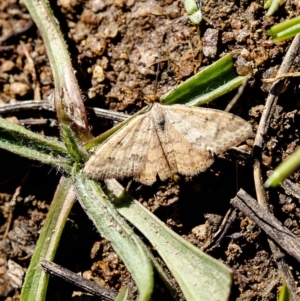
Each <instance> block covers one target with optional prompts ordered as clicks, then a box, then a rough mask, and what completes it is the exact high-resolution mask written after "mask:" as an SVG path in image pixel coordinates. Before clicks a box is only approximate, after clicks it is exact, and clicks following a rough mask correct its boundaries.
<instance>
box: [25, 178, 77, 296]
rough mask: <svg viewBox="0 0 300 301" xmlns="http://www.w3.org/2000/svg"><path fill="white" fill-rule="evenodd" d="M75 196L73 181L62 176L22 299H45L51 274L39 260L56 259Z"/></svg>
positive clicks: (39, 240) (27, 277)
mask: <svg viewBox="0 0 300 301" xmlns="http://www.w3.org/2000/svg"><path fill="white" fill-rule="evenodd" d="M75 197H76V195H75V193H74V190H73V189H72V181H71V180H70V179H66V178H61V181H60V183H59V185H58V187H57V190H56V192H55V195H54V198H53V201H52V203H51V206H50V210H49V212H48V214H47V218H46V220H45V224H44V226H43V229H42V231H41V234H40V237H39V239H38V241H37V244H36V248H35V251H34V254H33V256H32V258H31V262H30V265H29V268H28V271H27V273H26V278H25V281H24V284H23V287H22V292H21V301H43V300H45V298H46V292H47V286H48V279H49V274H46V273H45V272H43V270H42V269H41V268H40V267H39V262H40V259H41V258H45V259H47V260H49V261H52V260H53V259H54V255H55V252H56V249H57V246H58V243H59V240H60V237H61V233H62V231H63V228H64V225H65V223H66V220H67V218H68V215H69V212H70V210H71V208H72V206H73V203H74V201H75Z"/></svg>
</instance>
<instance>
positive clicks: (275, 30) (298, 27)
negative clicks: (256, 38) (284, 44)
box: [268, 16, 300, 43]
mask: <svg viewBox="0 0 300 301" xmlns="http://www.w3.org/2000/svg"><path fill="white" fill-rule="evenodd" d="M268 33H269V35H270V36H271V37H272V39H273V42H275V43H276V42H280V41H283V40H287V39H290V38H292V37H294V36H295V35H296V34H298V33H300V16H299V17H295V18H293V19H291V20H287V21H285V22H282V23H280V24H277V25H274V26H272V27H271V28H270V29H269V30H268Z"/></svg>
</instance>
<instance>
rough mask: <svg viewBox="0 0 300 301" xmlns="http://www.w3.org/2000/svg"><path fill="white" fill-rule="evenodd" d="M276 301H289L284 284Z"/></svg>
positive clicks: (287, 290) (287, 291)
mask: <svg viewBox="0 0 300 301" xmlns="http://www.w3.org/2000/svg"><path fill="white" fill-rule="evenodd" d="M278 301H290V292H289V289H288V287H287V285H286V284H284V285H283V286H282V287H281V290H280V294H279V298H278Z"/></svg>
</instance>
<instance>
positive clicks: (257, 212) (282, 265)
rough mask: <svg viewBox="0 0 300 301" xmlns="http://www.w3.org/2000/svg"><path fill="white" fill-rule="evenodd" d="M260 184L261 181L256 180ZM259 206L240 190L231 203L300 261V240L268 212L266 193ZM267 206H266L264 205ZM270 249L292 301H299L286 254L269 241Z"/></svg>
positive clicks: (261, 195)
mask: <svg viewBox="0 0 300 301" xmlns="http://www.w3.org/2000/svg"><path fill="white" fill-rule="evenodd" d="M255 174H256V175H255V176H256V177H257V178H261V176H260V173H259V171H256V172H255ZM256 181H257V182H256V183H259V181H260V180H258V179H257V180H256ZM258 195H259V197H260V198H261V199H260V203H261V204H263V205H259V204H258V203H257V202H256V201H255V200H254V199H253V198H252V197H251V196H249V195H248V194H247V193H246V192H245V191H243V190H240V191H239V192H238V194H237V196H236V197H235V198H234V199H232V200H231V201H230V203H231V204H232V205H233V206H234V207H236V208H238V209H239V210H240V211H242V212H243V213H244V214H245V215H247V216H248V217H249V218H251V219H252V220H253V221H254V222H255V223H256V224H257V225H258V226H259V227H260V228H261V229H262V230H264V231H265V233H266V234H267V235H268V236H270V237H271V238H272V239H273V240H274V241H275V242H276V243H277V245H280V247H281V248H282V249H284V250H285V251H286V252H287V253H289V254H290V255H291V256H293V257H294V258H296V259H297V260H298V261H300V251H299V248H300V240H299V238H297V237H296V236H295V235H294V234H293V233H292V232H290V231H289V230H288V229H287V228H285V227H284V226H282V224H281V223H280V222H279V221H278V220H277V219H276V218H275V217H274V216H273V215H272V214H271V213H270V212H269V211H268V210H267V208H266V206H265V205H266V201H265V200H264V195H265V193H264V191H261V192H260V193H259V194H258ZM264 204H265V205H264ZM268 242H269V246H270V249H271V251H272V254H273V258H274V260H275V261H276V263H277V266H278V270H279V272H280V274H281V276H282V278H283V280H284V282H285V283H286V284H287V286H288V288H289V290H290V293H291V296H292V300H294V301H299V300H300V298H299V293H298V289H297V286H296V284H295V280H294V278H293V276H292V274H291V272H290V270H289V267H288V265H287V264H286V262H285V261H284V254H283V253H282V252H281V251H280V248H279V247H278V246H277V245H276V244H275V243H274V242H273V241H272V240H271V239H268Z"/></svg>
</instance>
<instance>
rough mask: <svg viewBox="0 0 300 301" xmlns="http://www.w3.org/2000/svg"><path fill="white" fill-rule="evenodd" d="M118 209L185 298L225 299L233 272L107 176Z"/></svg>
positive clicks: (207, 300) (189, 300)
mask: <svg viewBox="0 0 300 301" xmlns="http://www.w3.org/2000/svg"><path fill="white" fill-rule="evenodd" d="M105 183H106V185H107V188H108V189H109V191H111V193H112V194H113V197H114V199H115V202H114V205H115V207H116V208H117V210H118V212H119V213H120V214H121V215H123V216H124V217H125V218H126V219H127V220H128V221H129V222H130V223H132V224H133V225H134V226H135V227H136V228H137V229H139V230H140V231H141V232H142V233H143V235H145V237H147V239H148V240H149V241H150V242H151V244H152V245H153V247H154V248H155V249H156V250H157V252H158V253H159V255H160V256H161V257H162V259H163V260H164V262H165V263H166V265H167V266H168V268H169V270H170V271H171V273H172V275H173V276H174V278H175V279H176V281H177V282H178V284H179V286H180V288H181V290H182V292H183V294H184V296H185V298H186V300H187V301H199V300H201V301H225V300H228V297H229V294H230V287H231V281H232V272H231V270H230V269H229V268H228V267H226V266H225V265H224V264H222V263H221V262H219V261H217V260H216V259H214V258H212V257H210V256H209V255H207V254H205V253H204V252H201V251H200V250H199V249H198V248H196V247H194V246H193V245H192V244H190V243H189V242H187V241H186V240H184V239H183V238H182V237H180V236H179V235H178V234H176V233H175V232H173V231H172V230H171V229H169V228H168V227H167V226H166V225H165V224H164V223H163V222H162V221H160V220H159V219H158V218H157V217H156V216H155V215H153V214H152V213H151V212H149V211H148V210H147V209H146V208H145V207H143V206H142V205H141V204H140V203H139V202H137V201H135V200H133V199H132V198H131V196H129V195H128V194H127V192H126V190H125V189H124V188H123V187H122V186H121V185H120V184H119V183H118V182H117V181H116V180H106V181H105Z"/></svg>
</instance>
